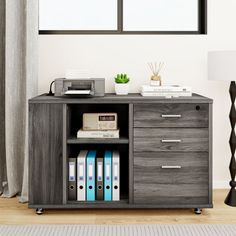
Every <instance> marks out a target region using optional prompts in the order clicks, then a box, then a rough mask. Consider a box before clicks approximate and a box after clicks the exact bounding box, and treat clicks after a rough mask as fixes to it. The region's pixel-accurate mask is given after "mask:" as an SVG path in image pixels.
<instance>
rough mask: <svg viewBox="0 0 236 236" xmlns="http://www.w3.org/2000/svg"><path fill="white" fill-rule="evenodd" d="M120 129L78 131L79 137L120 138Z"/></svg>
mask: <svg viewBox="0 0 236 236" xmlns="http://www.w3.org/2000/svg"><path fill="white" fill-rule="evenodd" d="M119 137H120V135H119V129H116V130H83V129H80V130H79V131H78V132H77V138H119Z"/></svg>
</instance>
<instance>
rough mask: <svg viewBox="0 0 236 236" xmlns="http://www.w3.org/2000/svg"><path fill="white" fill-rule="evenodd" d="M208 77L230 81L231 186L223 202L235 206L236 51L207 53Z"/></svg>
mask: <svg viewBox="0 0 236 236" xmlns="http://www.w3.org/2000/svg"><path fill="white" fill-rule="evenodd" d="M208 78H209V79H210V80H225V81H231V83H230V88H229V93H230V98H231V101H232V105H231V109H230V114H229V119H230V123H231V127H232V131H231V135H230V140H229V144H230V149H231V154H232V155H231V161H230V165H229V170H230V175H231V181H230V182H229V185H230V187H231V189H230V192H229V193H228V195H227V197H226V199H225V204H227V205H229V206H236V190H235V187H236V181H235V175H236V161H235V149H236V136H235V132H234V127H235V123H236V110H235V106H234V102H235V97H236V85H235V80H236V51H212V52H209V53H208Z"/></svg>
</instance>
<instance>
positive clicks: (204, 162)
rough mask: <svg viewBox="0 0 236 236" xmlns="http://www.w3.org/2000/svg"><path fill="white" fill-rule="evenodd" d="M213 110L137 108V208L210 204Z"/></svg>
mask: <svg viewBox="0 0 236 236" xmlns="http://www.w3.org/2000/svg"><path fill="white" fill-rule="evenodd" d="M209 134H210V133H209V105H208V104H171V103H170V104H155V105H153V104H136V105H134V203H135V204H144V203H145V202H146V203H148V204H157V205H162V204H167V205H179V206H182V205H186V204H208V203H209V196H210V187H209V186H210V179H209V163H210V159H209V138H210V137H209Z"/></svg>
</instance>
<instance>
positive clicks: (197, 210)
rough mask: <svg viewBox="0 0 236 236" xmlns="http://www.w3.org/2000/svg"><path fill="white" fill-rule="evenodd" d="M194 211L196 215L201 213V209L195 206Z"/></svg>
mask: <svg viewBox="0 0 236 236" xmlns="http://www.w3.org/2000/svg"><path fill="white" fill-rule="evenodd" d="M194 212H195V214H196V215H201V214H202V209H201V208H195V209H194Z"/></svg>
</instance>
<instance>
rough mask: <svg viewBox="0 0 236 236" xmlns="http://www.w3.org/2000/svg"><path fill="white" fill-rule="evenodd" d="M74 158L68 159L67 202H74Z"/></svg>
mask: <svg viewBox="0 0 236 236" xmlns="http://www.w3.org/2000/svg"><path fill="white" fill-rule="evenodd" d="M76 199H77V196H76V158H69V163H68V200H69V201H76Z"/></svg>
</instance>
